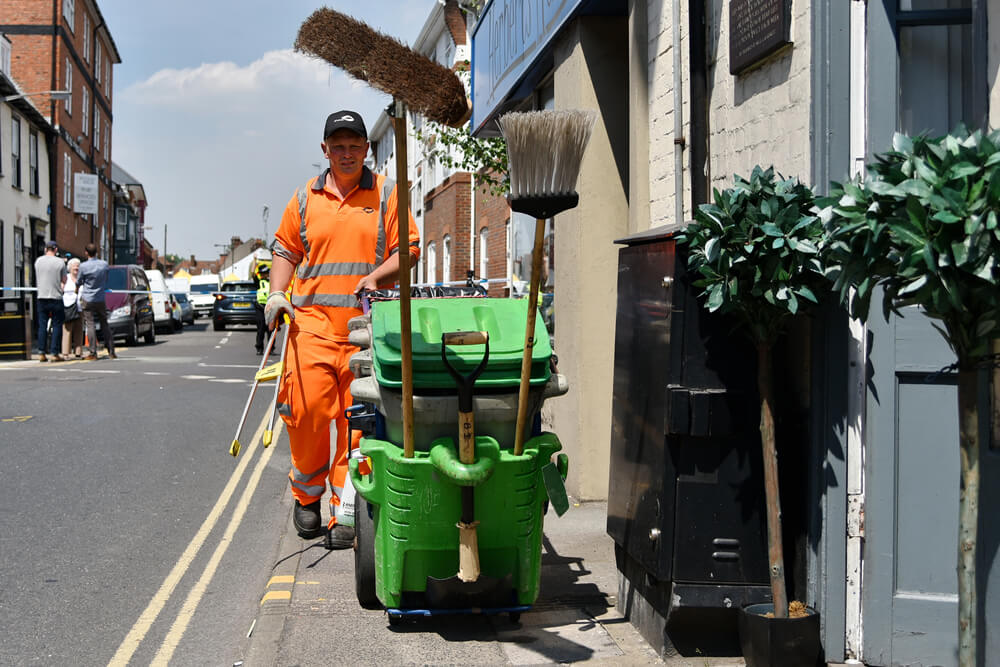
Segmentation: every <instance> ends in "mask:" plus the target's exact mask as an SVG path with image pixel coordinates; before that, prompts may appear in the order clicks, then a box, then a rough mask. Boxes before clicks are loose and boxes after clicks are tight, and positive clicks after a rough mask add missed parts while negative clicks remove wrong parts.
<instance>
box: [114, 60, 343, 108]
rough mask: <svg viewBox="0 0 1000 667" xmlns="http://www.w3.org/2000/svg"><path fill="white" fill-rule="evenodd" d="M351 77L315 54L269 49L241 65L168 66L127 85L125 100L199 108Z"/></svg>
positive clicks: (241, 101) (245, 101) (228, 104)
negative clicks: (308, 55)
mask: <svg viewBox="0 0 1000 667" xmlns="http://www.w3.org/2000/svg"><path fill="white" fill-rule="evenodd" d="M347 81H348V77H347V76H346V75H345V74H343V73H341V72H339V71H336V70H334V69H333V68H331V67H330V66H329V65H328V64H326V63H323V62H321V61H319V60H316V59H315V58H309V57H306V56H304V55H302V54H301V53H295V52H293V51H291V50H283V51H268V52H267V53H265V54H264V55H263V56H261V57H260V58H259V59H258V60H255V61H254V62H252V63H250V64H249V65H246V66H244V67H241V66H239V65H237V64H236V63H232V62H219V63H203V64H201V65H199V66H198V67H192V68H186V69H162V70H160V71H158V72H156V73H155V74H153V75H152V76H150V77H149V78H148V79H146V80H145V81H141V82H139V83H136V84H134V85H132V86H130V87H129V88H127V89H126V90H125V91H124V92H123V93H122V94H121V96H119V100H121V101H124V102H129V103H134V104H138V105H144V106H149V105H157V106H161V107H167V108H172V109H176V110H191V111H193V110H197V109H199V108H201V107H203V106H204V105H207V104H211V105H218V104H220V103H222V104H225V105H227V106H242V105H244V104H246V103H247V101H248V100H251V99H255V98H258V97H260V96H265V95H280V94H287V93H288V92H289V91H290V90H296V89H301V88H309V87H317V88H320V89H322V88H326V87H327V86H328V85H331V84H334V83H338V84H342V85H347Z"/></svg>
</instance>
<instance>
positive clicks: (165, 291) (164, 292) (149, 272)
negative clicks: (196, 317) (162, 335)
mask: <svg viewBox="0 0 1000 667" xmlns="http://www.w3.org/2000/svg"><path fill="white" fill-rule="evenodd" d="M146 278H148V279H149V289H150V291H151V292H152V294H153V323H154V325H155V326H156V330H157V331H158V332H171V331H177V330H179V329H180V328H181V327H182V326H183V323H182V322H181V318H180V312H179V311H180V308H177V309H176V310H177V311H178V312H177V313H176V314H175V313H174V310H175V308H174V300H173V299H172V298H171V296H170V288H169V287H167V281H166V279H165V278H164V277H163V274H162V273H161V272H160V271H158V270H157V269H146Z"/></svg>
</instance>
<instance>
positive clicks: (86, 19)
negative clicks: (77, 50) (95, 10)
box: [83, 11, 90, 63]
mask: <svg viewBox="0 0 1000 667" xmlns="http://www.w3.org/2000/svg"><path fill="white" fill-rule="evenodd" d="M83 59H84V60H85V61H86V62H88V63H89V62H90V15H89V14H87V12H86V11H84V12H83Z"/></svg>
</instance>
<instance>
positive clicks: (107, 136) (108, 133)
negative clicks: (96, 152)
mask: <svg viewBox="0 0 1000 667" xmlns="http://www.w3.org/2000/svg"><path fill="white" fill-rule="evenodd" d="M110 138H111V126H110V125H109V124H108V121H104V157H105V158H108V156H109V155H110V153H108V139H110Z"/></svg>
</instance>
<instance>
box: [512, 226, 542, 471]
mask: <svg viewBox="0 0 1000 667" xmlns="http://www.w3.org/2000/svg"><path fill="white" fill-rule="evenodd" d="M544 239H545V220H542V219H537V220H535V244H534V246H533V247H532V249H531V287H530V288H529V291H528V321H527V323H526V324H525V327H524V354H523V355H522V356H521V384H520V387H519V389H518V393H517V426H516V431H515V432H514V455H515V456H520V455H521V454H522V453H523V452H524V440H525V438H524V431H525V428H526V427H527V426H528V425H527V423H526V422H527V421H528V390H529V389H530V382H529V381H530V380H531V357H532V353H533V352H534V348H535V313H537V312H538V285H539V284H540V282H541V279H542V244H543V241H544Z"/></svg>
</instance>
